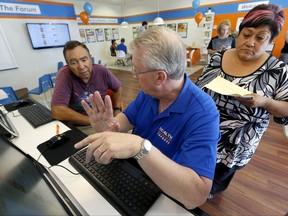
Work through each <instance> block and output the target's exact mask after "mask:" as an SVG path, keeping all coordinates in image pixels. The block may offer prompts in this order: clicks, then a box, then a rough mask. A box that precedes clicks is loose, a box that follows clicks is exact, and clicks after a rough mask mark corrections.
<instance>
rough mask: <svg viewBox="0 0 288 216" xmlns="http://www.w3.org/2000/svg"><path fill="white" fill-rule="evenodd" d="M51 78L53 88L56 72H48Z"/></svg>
mask: <svg viewBox="0 0 288 216" xmlns="http://www.w3.org/2000/svg"><path fill="white" fill-rule="evenodd" d="M49 75H50V77H51V80H52V84H53V88H54V87H55V83H56V76H57V72H54V73H50V74H49Z"/></svg>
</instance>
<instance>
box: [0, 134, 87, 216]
mask: <svg viewBox="0 0 288 216" xmlns="http://www.w3.org/2000/svg"><path fill="white" fill-rule="evenodd" d="M65 190H67V189H65V188H64V185H61V184H59V182H58V179H55V176H54V177H53V176H52V175H51V171H50V170H48V169H46V168H45V167H44V166H42V165H41V164H39V163H38V162H37V161H35V160H34V159H33V158H31V157H30V156H29V155H27V154H25V153H23V152H22V151H21V150H20V149H18V148H17V147H16V146H14V145H13V144H12V143H11V142H10V141H9V140H8V139H7V138H6V137H4V136H3V135H0V212H1V215H87V213H86V212H85V210H84V209H83V208H82V207H81V206H80V204H79V203H78V202H77V201H76V200H75V198H73V197H72V195H71V194H69V193H67V191H65Z"/></svg>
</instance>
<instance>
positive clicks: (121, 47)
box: [116, 38, 127, 54]
mask: <svg viewBox="0 0 288 216" xmlns="http://www.w3.org/2000/svg"><path fill="white" fill-rule="evenodd" d="M120 42H121V43H120V44H118V46H117V48H116V50H122V51H124V52H125V54H127V46H126V45H125V44H124V43H125V38H121V40H120Z"/></svg>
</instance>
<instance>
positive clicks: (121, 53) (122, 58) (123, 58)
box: [115, 50, 127, 66]
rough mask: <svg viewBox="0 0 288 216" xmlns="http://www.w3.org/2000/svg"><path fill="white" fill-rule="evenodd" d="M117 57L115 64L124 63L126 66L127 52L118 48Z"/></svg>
mask: <svg viewBox="0 0 288 216" xmlns="http://www.w3.org/2000/svg"><path fill="white" fill-rule="evenodd" d="M116 59H117V60H116V62H115V65H118V64H122V65H124V66H125V65H126V64H127V63H126V61H127V58H126V53H125V52H124V51H123V50H116Z"/></svg>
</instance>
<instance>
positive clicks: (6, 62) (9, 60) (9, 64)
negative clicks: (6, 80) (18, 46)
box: [0, 26, 17, 71]
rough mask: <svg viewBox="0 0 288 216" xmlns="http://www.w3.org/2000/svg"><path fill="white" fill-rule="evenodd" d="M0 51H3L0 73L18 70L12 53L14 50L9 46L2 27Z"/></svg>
mask: <svg viewBox="0 0 288 216" xmlns="http://www.w3.org/2000/svg"><path fill="white" fill-rule="evenodd" d="M0 50H1V58H0V71H2V70H9V69H13V68H17V64H16V61H15V58H14V55H13V53H12V50H11V48H10V46H9V44H8V41H7V39H6V37H5V35H4V31H3V29H2V27H1V26H0Z"/></svg>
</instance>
